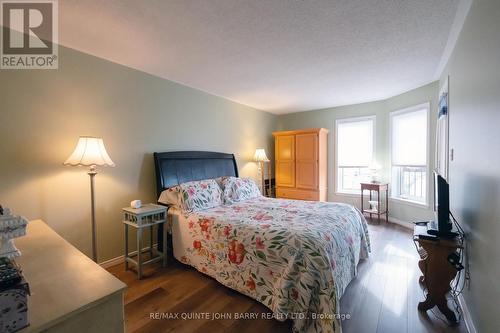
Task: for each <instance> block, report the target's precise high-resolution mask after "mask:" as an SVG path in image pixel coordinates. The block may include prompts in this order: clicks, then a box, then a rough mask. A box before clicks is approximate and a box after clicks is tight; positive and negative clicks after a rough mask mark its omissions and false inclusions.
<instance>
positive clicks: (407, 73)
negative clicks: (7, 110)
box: [59, 0, 460, 114]
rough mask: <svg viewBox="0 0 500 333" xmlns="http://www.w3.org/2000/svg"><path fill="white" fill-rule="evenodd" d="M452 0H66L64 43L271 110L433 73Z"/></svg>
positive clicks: (379, 92)
mask: <svg viewBox="0 0 500 333" xmlns="http://www.w3.org/2000/svg"><path fill="white" fill-rule="evenodd" d="M459 1H460V0H168V1H161V0H145V1H137V0H107V1H102V0H86V1H78V0H64V1H59V40H60V43H61V44H62V45H65V46H68V47H71V48H74V49H77V50H80V51H83V52H86V53H89V54H92V55H95V56H98V57H101V58H105V59H108V60H110V61H113V62H116V63H120V64H123V65H125V66H129V67H132V68H135V69H138V70H141V71H144V72H147V73H151V74H154V75H156V76H160V77H162V78H165V79H169V80H172V81H176V82H179V83H182V84H185V85H187V86H190V87H194V88H197V89H200V90H203V91H206V92H209V93H211V94H214V95H219V96H223V97H225V98H228V99H230V100H233V101H236V102H239V103H242V104H246V105H249V106H252V107H254V108H257V109H260V110H265V111H269V112H273V113H276V114H282V113H289V112H296V111H302V110H311V109H318V108H325V107H332V106H338V105H347V104H355V103H361V102H368V101H373V100H380V99H385V98H388V97H391V96H394V95H397V94H399V93H402V92H405V91H408V90H410V89H413V88H416V87H419V86H421V85H424V84H426V83H429V82H431V81H433V80H435V79H436V78H437V75H438V74H437V71H438V67H439V66H440V63H441V62H442V57H443V53H444V51H445V47H446V45H447V41H448V36H449V35H450V31H451V27H452V24H453V21H454V19H455V14H456V12H457V7H458V3H459Z"/></svg>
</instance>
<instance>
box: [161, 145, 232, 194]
mask: <svg viewBox="0 0 500 333" xmlns="http://www.w3.org/2000/svg"><path fill="white" fill-rule="evenodd" d="M154 160H155V170H156V192H157V195H158V196H159V195H160V193H161V192H162V191H163V190H165V189H166V188H169V187H172V186H175V185H178V184H181V183H185V182H189V181H193V180H202V179H211V178H217V177H222V176H234V177H238V167H237V166H236V159H235V158H234V154H226V153H216V152H210V151H172V152H166V153H154Z"/></svg>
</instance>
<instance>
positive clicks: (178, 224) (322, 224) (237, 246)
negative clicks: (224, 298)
mask: <svg viewBox="0 0 500 333" xmlns="http://www.w3.org/2000/svg"><path fill="white" fill-rule="evenodd" d="M172 228H173V247H174V256H175V257H176V258H177V259H178V260H180V261H181V262H183V263H185V264H189V265H191V266H193V267H195V268H196V269H198V270H199V271H201V272H203V273H205V274H207V275H209V276H211V277H213V278H215V279H216V280H218V281H219V282H220V283H222V284H224V285H225V286H227V287H229V288H232V289H235V290H237V291H239V292H241V293H243V294H245V295H248V296H250V297H252V298H254V299H256V300H257V301H259V302H261V303H263V304H264V305H266V306H267V307H268V308H269V309H271V310H272V311H273V313H274V317H275V318H276V319H278V320H285V319H288V318H291V319H293V321H294V325H293V326H294V331H296V332H340V331H341V326H340V320H339V299H340V297H341V296H342V294H343V292H344V290H345V288H346V287H347V285H348V284H349V282H350V281H351V280H352V279H353V278H354V276H355V275H356V267H357V264H358V261H359V259H360V258H366V257H367V256H368V253H369V251H370V243H369V236H368V230H367V225H366V220H365V219H364V217H363V216H362V214H361V213H360V212H359V211H358V210H357V209H356V208H354V207H353V206H351V205H346V204H341V203H331V202H328V203H327V202H310V201H295V200H284V199H270V198H264V197H260V198H256V199H250V200H247V201H244V202H240V203H236V204H232V205H222V206H219V207H215V208H211V209H208V210H204V211H199V212H195V213H190V214H188V215H185V216H184V215H182V214H180V213H177V214H176V215H175V216H174V220H173V225H172Z"/></svg>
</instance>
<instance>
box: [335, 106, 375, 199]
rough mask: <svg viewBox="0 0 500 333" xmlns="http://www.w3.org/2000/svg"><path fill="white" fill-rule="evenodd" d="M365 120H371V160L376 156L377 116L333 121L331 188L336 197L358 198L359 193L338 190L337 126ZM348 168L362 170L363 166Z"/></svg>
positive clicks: (358, 191) (356, 191)
mask: <svg viewBox="0 0 500 333" xmlns="http://www.w3.org/2000/svg"><path fill="white" fill-rule="evenodd" d="M366 120H371V121H372V126H373V128H372V135H373V139H372V159H374V158H375V156H376V147H377V142H376V139H377V115H375V114H373V115H367V116H359V117H348V118H339V119H336V120H335V124H334V125H335V158H334V166H333V167H334V172H333V178H334V180H333V188H334V189H335V194H336V195H345V196H359V195H360V193H361V191H360V190H341V189H340V188H339V185H340V184H339V179H338V177H339V158H338V157H339V156H338V154H339V131H338V126H339V124H342V123H352V122H358V121H366ZM368 166H369V165H367V166H366V167H368ZM350 167H356V168H364V167H365V166H350Z"/></svg>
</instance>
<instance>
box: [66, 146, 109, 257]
mask: <svg viewBox="0 0 500 333" xmlns="http://www.w3.org/2000/svg"><path fill="white" fill-rule="evenodd" d="M64 165H71V166H88V167H90V169H89V171H88V172H87V173H88V175H89V176H90V210H91V215H90V216H91V222H92V259H93V260H94V261H95V262H97V244H96V238H97V236H96V222H95V196H94V178H95V175H97V170H96V167H97V166H111V167H114V166H115V163H113V161H112V160H111V158H110V157H109V155H108V153H107V152H106V148H104V142H103V141H102V139H101V138H94V137H90V136H81V137H80V139H79V140H78V143H77V145H76V148H75V150H74V151H73V153H72V154H71V156H70V157H69V158H68V159H67V160H66V162H64Z"/></svg>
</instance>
